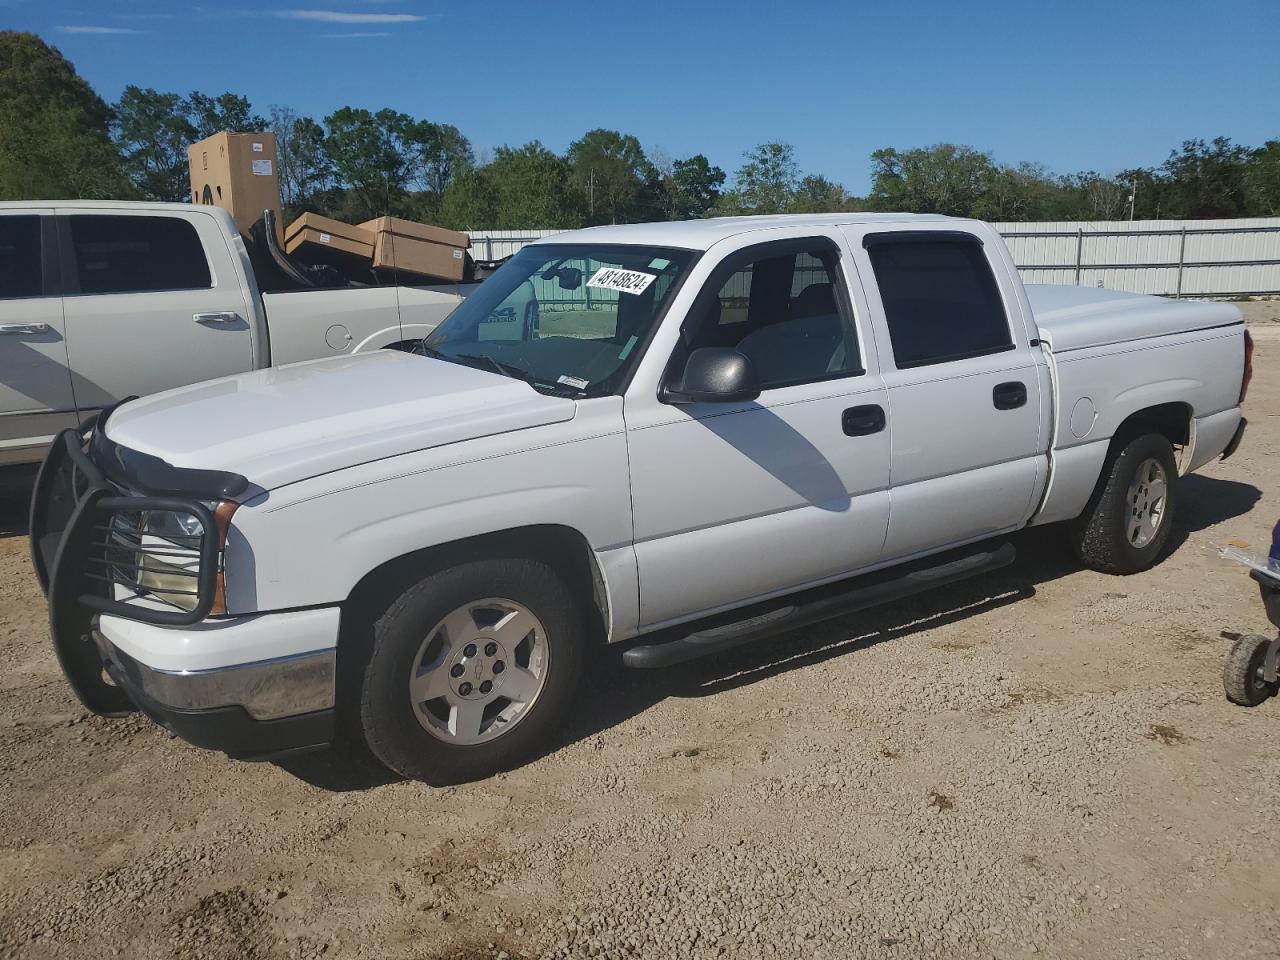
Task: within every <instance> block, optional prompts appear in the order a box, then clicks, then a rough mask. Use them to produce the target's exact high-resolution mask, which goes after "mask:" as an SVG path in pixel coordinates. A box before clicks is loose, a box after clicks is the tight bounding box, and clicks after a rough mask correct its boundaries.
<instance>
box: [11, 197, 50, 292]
mask: <svg viewBox="0 0 1280 960" xmlns="http://www.w3.org/2000/svg"><path fill="white" fill-rule="evenodd" d="M42 293H44V283H43V281H42V280H41V277H40V217H39V216H38V215H35V216H27V215H25V214H24V215H21V216H13V217H0V298H2V297H38V296H40V295H41V294H42Z"/></svg>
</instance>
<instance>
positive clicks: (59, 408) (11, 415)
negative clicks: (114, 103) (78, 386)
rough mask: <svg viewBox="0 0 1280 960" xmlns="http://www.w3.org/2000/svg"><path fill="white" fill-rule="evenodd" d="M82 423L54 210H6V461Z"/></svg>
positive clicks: (0, 260)
mask: <svg viewBox="0 0 1280 960" xmlns="http://www.w3.org/2000/svg"><path fill="white" fill-rule="evenodd" d="M46 254H47V255H46ZM75 423H76V412H75V401H74V399H73V397H72V393H71V375H70V373H69V372H68V371H67V344H66V339H65V336H64V330H63V323H62V297H61V296H59V294H58V289H57V238H56V233H55V223H54V218H53V216H52V211H50V212H49V213H48V214H39V213H34V212H31V213H28V212H22V211H7V210H6V211H0V464H5V463H20V462H23V461H26V460H34V459H39V457H40V453H41V450H42V449H43V447H44V446H45V445H46V444H47V443H48V442H49V440H51V439H52V438H53V435H54V434H56V433H57V432H58V431H59V430H62V429H63V428H65V427H70V426H75Z"/></svg>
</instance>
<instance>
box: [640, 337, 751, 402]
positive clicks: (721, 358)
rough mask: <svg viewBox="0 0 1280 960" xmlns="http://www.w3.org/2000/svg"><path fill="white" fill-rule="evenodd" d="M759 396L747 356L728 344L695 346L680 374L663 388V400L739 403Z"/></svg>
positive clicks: (749, 359)
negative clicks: (725, 345)
mask: <svg viewBox="0 0 1280 960" xmlns="http://www.w3.org/2000/svg"><path fill="white" fill-rule="evenodd" d="M758 396H760V378H759V377H757V376H756V368H755V364H753V363H752V362H751V358H750V357H748V356H747V355H746V354H745V353H742V352H741V351H738V350H734V349H733V348H731V347H699V348H698V349H697V350H694V351H693V352H692V353H690V354H689V359H688V361H686V362H685V365H684V374H683V375H682V376H681V377H679V378H678V379H675V380H673V381H672V382H671V383H669V384H667V386H665V387H664V388H663V391H662V397H661V399H662V400H663V402H665V403H742V402H744V401H746V400H754V399H755V398H756V397H758Z"/></svg>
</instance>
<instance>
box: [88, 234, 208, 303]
mask: <svg viewBox="0 0 1280 960" xmlns="http://www.w3.org/2000/svg"><path fill="white" fill-rule="evenodd" d="M70 220H71V242H72V244H73V245H74V246H75V253H76V267H77V269H78V271H79V274H80V292H81V293H137V292H141V291H145V290H194V289H198V288H202V287H208V286H209V285H210V280H209V264H208V262H207V261H206V260H205V257H204V249H203V248H202V247H201V246H200V238H199V237H198V236H196V229H195V227H193V226H192V225H191V224H190V223H188V222H187V221H186V220H180V219H178V218H177V217H113V216H102V217H91V216H78V217H71V218H70Z"/></svg>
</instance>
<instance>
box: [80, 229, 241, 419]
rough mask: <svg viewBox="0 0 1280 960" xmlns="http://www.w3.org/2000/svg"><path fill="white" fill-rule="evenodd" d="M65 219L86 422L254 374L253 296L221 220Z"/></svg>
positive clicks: (81, 395)
mask: <svg viewBox="0 0 1280 960" xmlns="http://www.w3.org/2000/svg"><path fill="white" fill-rule="evenodd" d="M59 221H60V222H59V230H60V236H61V243H62V250H63V265H64V268H65V269H64V280H65V283H66V291H67V292H66V297H65V301H64V303H65V307H64V310H65V312H66V325H67V353H68V357H69V358H70V363H71V371H72V376H73V381H72V382H73V385H74V388H75V394H76V405H77V406H78V407H79V409H80V412H81V414H82V415H84V414H87V413H90V412H92V411H93V410H96V409H99V408H101V407H104V406H107V405H109V404H111V403H114V402H115V401H117V400H121V399H123V398H124V397H128V396H131V395H137V396H141V395H144V394H148V393H156V392H158V391H160V390H168V389H169V388H171V387H179V386H185V385H186V384H189V383H196V382H198V381H201V380H210V379H212V378H214V377H222V376H226V375H228V374H233V373H242V372H244V371H246V370H251V369H253V335H252V331H251V330H250V328H249V319H248V318H249V316H250V314H249V310H248V306H247V303H246V300H245V291H244V289H243V286H242V282H241V280H240V277H239V274H238V273H237V271H236V269H235V264H234V261H233V260H232V256H231V250H230V248H229V247H228V245H227V241H226V238H225V236H224V235H223V232H222V230H221V229H220V228H219V226H218V223H217V221H216V220H215V219H214V218H213V217H212V216H209V215H208V214H206V213H201V212H199V211H193V212H192V213H190V214H184V213H171V214H170V213H161V212H157V213H147V214H135V213H128V214H123V213H117V212H111V211H102V212H84V213H74V214H71V215H69V216H60V217H59Z"/></svg>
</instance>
